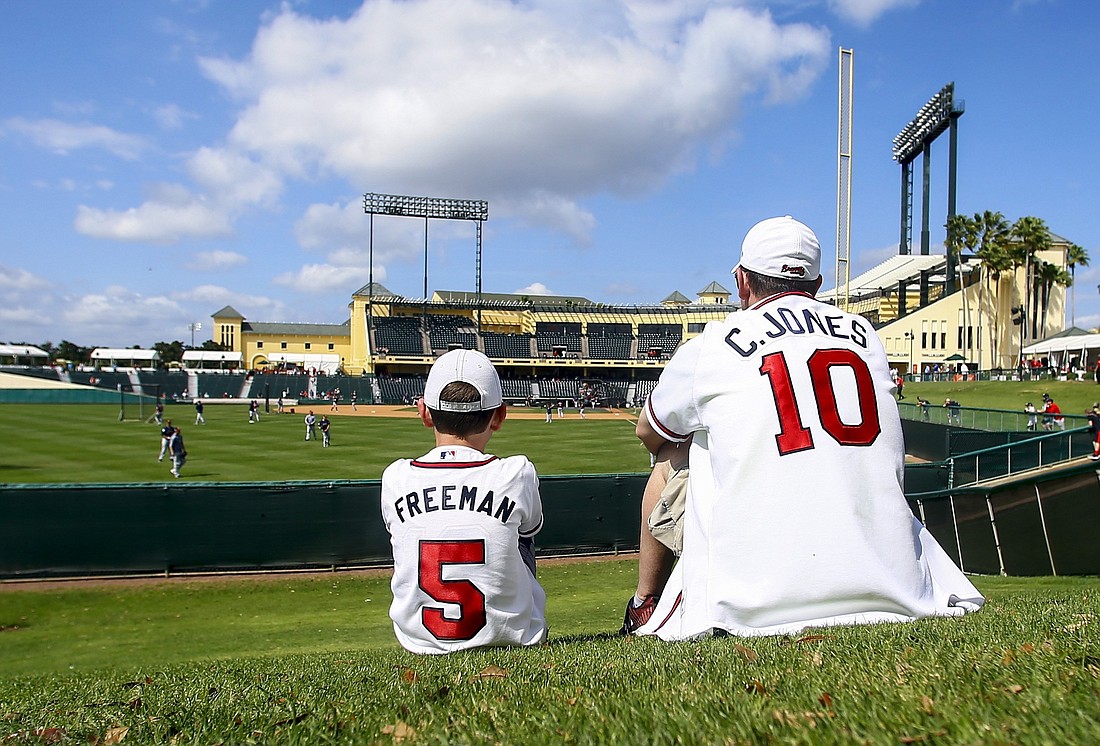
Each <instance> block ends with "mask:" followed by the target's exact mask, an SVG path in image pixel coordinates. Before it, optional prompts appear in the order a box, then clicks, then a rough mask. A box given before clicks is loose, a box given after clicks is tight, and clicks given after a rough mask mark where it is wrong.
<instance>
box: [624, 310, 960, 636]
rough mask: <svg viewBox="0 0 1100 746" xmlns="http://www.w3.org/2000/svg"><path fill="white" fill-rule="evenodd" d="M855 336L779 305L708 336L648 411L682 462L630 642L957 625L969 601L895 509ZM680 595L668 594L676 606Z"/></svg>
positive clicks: (892, 468)
mask: <svg viewBox="0 0 1100 746" xmlns="http://www.w3.org/2000/svg"><path fill="white" fill-rule="evenodd" d="M893 394H894V383H893V381H892V379H891V376H890V369H889V365H888V363H887V359H886V354H885V351H884V350H883V348H882V345H881V343H880V342H879V340H878V337H877V336H876V335H875V332H874V330H873V329H872V327H871V325H870V323H869V322H867V321H866V320H865V319H863V318H861V317H859V316H856V315H853V314H849V313H845V312H843V311H840V310H838V309H837V308H835V307H833V306H829V305H826V304H824V303H820V302H818V301H816V300H814V299H813V298H811V297H810V296H809V295H806V294H804V293H783V294H779V295H776V296H773V297H771V298H768V299H765V300H763V301H761V302H760V303H759V304H757V305H756V306H755V307H753V308H752V309H748V310H746V311H742V312H739V313H733V314H731V315H730V316H729V317H727V318H726V320H724V321H721V322H711V323H710V324H708V325H707V327H706V329H705V330H704V332H703V333H702V334H701V335H700V336H699V337H697V338H695V339H692V340H690V341H689V342H687V343H685V344H684V345H683V346H682V347H681V348H680V349H679V350H677V352H676V354H675V355H674V356H673V357H672V360H671V361H670V362H669V364H668V366H667V367H666V368H665V370H664V372H663V374H662V375H661V378H660V381H659V382H658V384H657V387H656V388H655V390H654V391H653V393H652V395H651V396H650V398H649V401H648V403H647V405H646V414H647V417H648V419H649V422H650V424H651V425H652V426H653V428H654V429H655V430H657V431H658V432H659V433H661V434H662V435H663V436H664V437H665V438H666V439H668V440H670V441H673V442H682V441H684V440H686V439H687V438H688V437H689V436H690V435H692V434H693V438H692V445H691V449H690V451H689V465H690V477H689V484H690V487H689V496H688V509H687V513H686V514H685V526H684V547H683V555H682V557H681V559H680V562H679V565H678V566H677V569H676V572H675V574H674V576H673V578H672V580H670V582H669V585H668V586H667V587H666V589H665V592H664V594H663V595H662V598H661V603H660V605H659V606H658V608H657V611H656V612H655V613H654V615H653V617H652V619H651V621H650V623H649V624H647V625H646V626H645V627H643V628H642V632H643V633H647V632H648V633H656V634H658V635H660V636H661V637H665V638H666V639H682V638H686V637H692V636H695V635H698V634H701V633H704V632H707V631H709V630H710V629H712V628H721V629H725V630H727V631H729V632H732V633H734V634H739V635H762V634H783V633H792V632H797V631H798V630H800V629H802V628H805V627H807V626H814V625H827V624H846V623H861V622H872V621H900V620H908V619H913V618H916V617H922V616H928V615H932V614H956V613H960V614H961V613H963V608H960V607H958V606H956V598H955V597H958V598H959V599H965V600H967V601H970V602H971V603H970V605H969V606H968V607H966V608H977V606H978V605H980V603H981V596H980V594H979V593H978V592H977V590H976V589H975V588H974V586H973V585H972V584H971V583H970V582H969V581H968V580H967V579H966V577H965V576H964V575H963V574H962V573H961V572H960V571H959V570H958V568H957V567H956V566H955V565H954V564H953V563H952V562H951V560H950V559H949V558H948V557H947V555H946V554H945V553H944V552H943V550H942V549H941V548H940V547H939V546H938V545H937V544H936V542H935V539H933V538H932V536H931V535H930V534H928V533H927V532H926V531H924V530H923V528H922V527H921V525H920V523H919V522H918V521H916V519H915V518H914V517H913V515H912V513H911V511H910V510H909V508H908V506H907V504H906V501H905V497H904V492H903V486H902V480H903V475H904V458H905V452H904V443H903V440H902V430H901V420H900V418H899V415H898V410H897V404H896V402H895V400H894V395H893ZM681 590H682V594H681V593H680V591H681Z"/></svg>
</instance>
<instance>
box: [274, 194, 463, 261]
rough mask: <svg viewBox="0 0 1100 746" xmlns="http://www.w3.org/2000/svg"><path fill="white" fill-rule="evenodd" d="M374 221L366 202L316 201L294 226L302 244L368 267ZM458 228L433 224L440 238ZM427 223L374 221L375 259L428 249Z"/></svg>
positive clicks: (404, 256)
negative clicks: (369, 214)
mask: <svg viewBox="0 0 1100 746" xmlns="http://www.w3.org/2000/svg"><path fill="white" fill-rule="evenodd" d="M370 226H371V221H370V216H368V215H367V214H366V213H365V212H364V211H363V203H362V202H361V201H359V200H353V201H351V202H348V203H347V204H345V205H340V204H327V205H326V204H313V205H310V206H309V208H307V209H306V211H305V213H304V214H303V215H302V217H301V218H299V219H298V222H297V223H295V225H294V235H295V236H296V237H297V239H298V243H299V245H301V247H302V248H304V249H306V250H307V251H313V252H322V253H327V254H328V257H329V259H330V261H333V262H335V263H336V264H343V265H358V266H361V267H366V266H368V264H369V253H370V245H371V235H370V232H371V227H370ZM454 230H455V228H454V227H453V226H452V225H450V224H448V223H447V222H446V221H444V222H438V221H437V222H436V223H435V224H434V225H433V226H432V232H431V235H432V236H433V237H435V238H436V239H438V238H442V237H446V236H448V235H450V234H451V233H452V232H453V231H454ZM423 231H424V224H423V222H422V221H418V220H393V219H384V218H375V220H374V239H373V243H374V261H375V269H376V270H377V269H378V266H379V263H383V262H392V261H407V260H409V259H412V258H414V257H417V256H420V255H421V254H422V252H423V250H424V233H423Z"/></svg>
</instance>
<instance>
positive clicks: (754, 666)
mask: <svg viewBox="0 0 1100 746" xmlns="http://www.w3.org/2000/svg"><path fill="white" fill-rule="evenodd" d="M635 571H636V562H634V561H633V560H629V559H626V560H616V561H610V562H591V563H573V564H558V565H550V564H547V563H544V564H543V565H542V566H541V567H540V579H541V580H542V582H543V583H544V585H545V586H546V588H547V591H548V597H549V609H548V611H549V616H550V620H551V642H550V643H549V644H548V645H546V646H542V647H539V648H536V649H504V650H484V651H473V652H468V653H460V654H454V655H450V656H443V657H431V656H425V657H417V656H414V655H411V654H409V653H406V652H404V651H402V650H400V649H398V648H397V647H396V644H395V643H394V640H393V636H392V632H391V630H390V628H389V624H388V620H387V619H386V608H387V606H388V603H389V592H388V587H387V579H386V578H385V577H377V576H374V577H370V576H362V575H351V574H347V575H345V574H335V575H331V576H322V577H318V576H310V577H301V576H280V577H276V578H270V579H266V580H260V581H257V580H254V579H251V578H228V579H218V580H215V581H203V582H196V581H191V580H183V581H172V582H166V583H158V584H152V585H146V584H137V585H135V584H129V583H125V584H124V583H117V582H113V583H108V584H106V585H98V586H94V587H90V586H76V587H66V588H63V589H60V590H59V589H51V590H45V589H43V588H42V587H40V586H27V587H22V586H20V587H17V588H15V589H14V590H12V589H11V588H5V589H3V590H0V629H2V630H3V631H0V650H3V655H2V656H0V740H4V741H5V742H6V741H7V740H11V741H14V742H22V741H30V742H43V741H49V740H54V741H60V740H64V741H65V742H87V743H97V742H98V743H104V742H111V741H112V739H116V742H117V739H118V737H119V736H120V735H124V736H125V740H124V743H127V744H130V743H276V742H277V743H392V742H399V743H509V744H510V743H555V744H556V743H592V744H597V743H599V744H603V743H624V744H626V743H628V744H634V743H674V742H678V743H687V744H709V743H720V742H726V743H773V742H781V743H805V744H821V743H826V744H828V743H837V744H841V743H843V744H848V743H884V744H886V743H889V744H897V743H940V744H942V743H951V744H954V743H1012V744H1032V743H1034V744H1040V743H1081V744H1084V743H1096V742H1100V708H1097V702H1098V701H1100V699H1098V698H1100V635H1098V634H1097V629H1096V625H1097V624H1098V623H1100V618H1098V612H1097V609H1098V608H1100V580H1098V579H1096V578H1039V579H1013V578H993V577H988V578H987V577H979V578H976V579H975V582H976V584H977V585H978V587H979V589H981V590H982V591H983V593H985V594H986V595H987V597H988V599H989V602H988V603H987V605H986V607H985V608H984V609H983V610H982V611H981V612H979V613H976V614H970V615H967V616H966V617H963V618H958V619H929V620H922V621H920V622H916V623H912V624H883V625H874V626H865V627H845V628H836V629H830V630H817V631H814V632H812V633H807V634H805V635H802V636H799V637H768V638H761V639H733V638H727V639H720V640H708V641H703V642H697V643H677V644H665V643H661V642H660V641H657V640H652V639H633V638H631V639H622V638H618V637H616V636H615V635H614V634H613V632H614V630H615V629H617V627H618V624H619V622H620V613H621V611H620V608H619V607H620V606H621V604H622V602H623V600H624V599H625V598H626V596H627V594H628V593H629V591H630V589H631V588H632V586H633V581H634V573H635ZM367 599H370V600H369V601H368V600H367ZM122 729H126V730H122ZM36 733H37V735H35V734H36Z"/></svg>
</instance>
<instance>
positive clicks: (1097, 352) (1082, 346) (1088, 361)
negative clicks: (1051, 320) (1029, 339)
mask: <svg viewBox="0 0 1100 746" xmlns="http://www.w3.org/2000/svg"><path fill="white" fill-rule="evenodd" d="M1023 355H1024V356H1025V357H1031V358H1042V357H1045V358H1047V361H1048V362H1049V363H1050V366H1051V367H1053V368H1068V367H1069V366H1070V365H1075V366H1076V367H1078V368H1080V369H1083V370H1086V371H1087V370H1092V369H1093V368H1095V366H1096V363H1097V359H1098V356H1100V334H1077V335H1069V336H1062V337H1052V338H1050V339H1044V340H1042V341H1040V342H1036V343H1034V344H1030V345H1028V346H1027V347H1025V348H1024V349H1023Z"/></svg>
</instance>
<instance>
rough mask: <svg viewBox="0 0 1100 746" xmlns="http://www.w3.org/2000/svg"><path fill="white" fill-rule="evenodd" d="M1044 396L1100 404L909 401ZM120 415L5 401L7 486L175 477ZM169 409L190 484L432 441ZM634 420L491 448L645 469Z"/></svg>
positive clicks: (367, 427) (329, 472)
mask: <svg viewBox="0 0 1100 746" xmlns="http://www.w3.org/2000/svg"><path fill="white" fill-rule="evenodd" d="M1043 393H1050V394H1051V395H1052V396H1053V397H1054V398H1055V400H1056V401H1058V403H1059V405H1060V406H1061V408H1062V411H1063V412H1064V413H1066V414H1070V415H1074V414H1081V413H1083V412H1084V410H1085V409H1086V407H1090V406H1092V403H1093V402H1094V401H1097V400H1100V386H1097V385H1096V384H1095V383H1085V382H1065V381H1034V382H1027V381H1022V382H1016V381H979V382H971V381H964V382H943V383H922V382H917V383H910V384H908V385H907V386H906V387H905V401H906V402H907V403H912V402H915V401H916V397H917V396H923V397H924V398H926V399H928V400H929V401H931V402H932V403H933V405H935V406H939V405H940V404H942V403H943V400H944V399H945V398H946V397H951V398H953V399H956V400H958V401H959V402H960V403H961V404H962V405H963V406H964V407H977V408H984V409H1002V410H1011V411H1017V412H1018V411H1022V410H1023V407H1024V405H1025V404H1026V403H1027V402H1028V401H1031V402H1035V403H1037V404H1038V403H1041V401H1042V395H1043ZM325 409H327V408H320V409H318V410H317V412H318V414H320V413H323V412H325ZM117 415H118V407H117V406H116V405H113V404H102V405H96V404H85V405H65V404H46V405H21V404H5V405H0V443H3V444H4V447H3V449H2V450H0V484H2V483H70V482H80V483H147V482H161V481H169V480H171V479H172V477H171V475H169V474H168V469H169V463H168V462H167V461H165V462H163V463H157V460H156V455H157V452H158V451H159V450H160V434H159V431H158V428H157V426H156V425H153V424H145V423H139V422H134V421H127V422H118V421H117ZM166 415H167V416H168V417H170V418H173V420H174V422H175V424H176V425H178V426H180V427H182V429H183V433H184V439H185V441H186V443H187V450H188V454H189V459H188V463H187V466H186V467H185V470H184V475H185V479H187V480H191V481H204V482H251V481H297V480H330V479H378V478H379V477H381V475H382V470H383V469H384V468H385V467H386V465H388V464H389V463H390V462H391V461H393V460H394V459H396V458H401V457H414V456H419V455H421V454H423V453H424V452H425V451H427V450H428V449H429V448H430V447H431V445H432V444H433V442H434V441H433V440H432V433H431V431H430V430H428V429H426V428H425V427H423V425H421V424H420V422H419V421H418V420H415V419H393V418H376V417H340V416H339V415H335V416H334V417H333V418H332V420H333V429H332V442H333V446H332V447H331V448H328V449H322V448H321V446H320V443H319V442H316V441H311V442H308V443H307V442H305V439H304V433H305V430H304V425H303V424H302V417H303V416H304V414H303V412H302V411H299V412H297V413H296V414H293V415H291V414H283V415H276V414H268V415H264V416H263V419H262V420H261V421H260V422H259V423H258V424H254V425H250V424H248V418H247V410H246V408H245V407H244V406H243V405H241V406H235V405H211V406H208V407H207V408H206V420H207V424H206V425H194V424H192V423H193V422H194V418H195V415H194V410H193V409H192V408H191V406H190V405H182V404H170V405H168V407H167V410H166ZM633 417H634V415H633V414H632V413H623V414H622V415H621V417H620V418H616V419H613V420H596V419H587V420H581V419H579V418H578V417H576V415H575V414H573V416H571V417H569V418H567V419H565V420H555V421H554V423H553V424H552V425H547V424H546V423H544V422H543V421H542V420H541V419H536V420H521V419H518V418H513V419H511V420H509V421H507V422H505V424H504V427H503V428H502V429H501V431H500V432H499V433H497V434H496V435H494V436H493V439H492V441H491V442H490V444H489V450H490V451H491V452H493V453H495V454H497V455H500V456H510V455H513V454H517V453H522V454H525V455H526V456H527V457H528V458H530V459H531V461H532V462H534V464H535V467H536V469H538V471H539V473H540V474H542V475H551V474H610V473H634V472H639V471H645V470H646V469H647V468H648V466H649V460H648V457H647V455H646V453H645V450H644V449H643V448H642V446H641V445H640V444H639V443H638V441H637V439H636V438H635V437H634V423H633ZM1022 422H1023V421H1022V420H1021V423H1022ZM1083 424H1084V423H1083V422H1080V421H1079V422H1076V423H1074V422H1070V423H1069V426H1070V427H1073V426H1077V425H1083Z"/></svg>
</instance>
